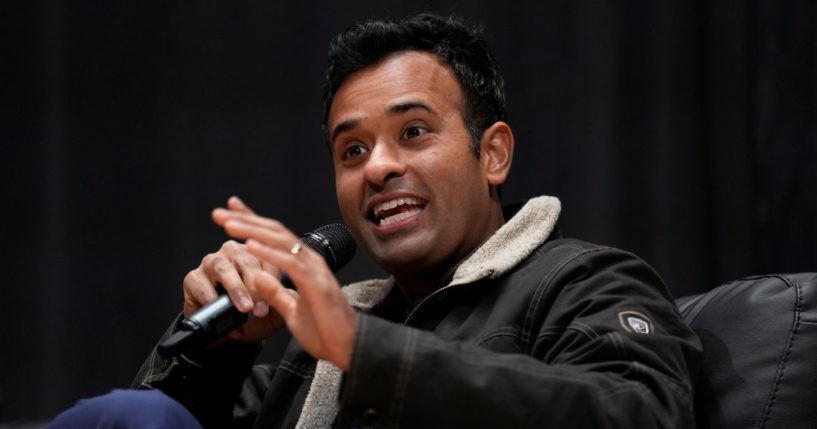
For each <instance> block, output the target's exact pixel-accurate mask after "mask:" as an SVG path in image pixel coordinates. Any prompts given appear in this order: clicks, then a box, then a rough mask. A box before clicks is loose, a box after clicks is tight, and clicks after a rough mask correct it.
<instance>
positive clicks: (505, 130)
mask: <svg viewBox="0 0 817 429" xmlns="http://www.w3.org/2000/svg"><path fill="white" fill-rule="evenodd" d="M513 144H514V142H513V132H512V131H511V127H510V126H508V124H507V123H505V122H502V121H499V122H494V124H493V125H491V126H490V127H488V128H487V129H485V131H483V133H482V139H481V141H480V145H481V146H480V155H479V157H480V162H481V163H482V166H483V169H484V171H485V176H486V177H487V178H488V184H489V185H493V186H499V185H501V184H502V183H504V182H505V179H507V178H508V173H510V171H511V160H512V159H513Z"/></svg>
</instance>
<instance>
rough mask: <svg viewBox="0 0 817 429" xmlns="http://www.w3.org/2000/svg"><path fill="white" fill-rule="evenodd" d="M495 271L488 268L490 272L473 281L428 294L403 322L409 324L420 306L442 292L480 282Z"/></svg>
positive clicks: (448, 286) (404, 324)
mask: <svg viewBox="0 0 817 429" xmlns="http://www.w3.org/2000/svg"><path fill="white" fill-rule="evenodd" d="M493 273H494V270H488V272H487V273H486V274H485V275H483V276H481V277H480V278H478V279H474V280H472V281H470V282H468V283H456V284H453V285H452V284H450V285H447V286H443V287H441V288H439V289H437V290H435V291H434V292H431V293H430V294H429V295H428V296H426V297H425V298H423V299H422V300H420V302H419V303H418V304H417V305H416V306H415V307H414V309H413V310H411V313H409V315H408V317H406V320H405V321H404V322H403V326H408V324H409V322H410V321H411V319H412V318H413V317H414V315H415V314H417V313H418V312H419V311H420V308H421V307H423V305H425V304H426V303H427V302H430V301H431V300H432V299H435V298H437V297H439V296H440V295H441V294H443V293H445V292H447V291H449V290H451V289H454V288H456V287H458V286H465V285H469V284H474V283H476V282H478V281H480V280H482V279H484V278H486V277H490V276H491V274H493Z"/></svg>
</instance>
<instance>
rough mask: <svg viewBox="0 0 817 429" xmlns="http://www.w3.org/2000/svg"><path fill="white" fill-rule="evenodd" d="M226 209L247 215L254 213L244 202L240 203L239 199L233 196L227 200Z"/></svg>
mask: <svg viewBox="0 0 817 429" xmlns="http://www.w3.org/2000/svg"><path fill="white" fill-rule="evenodd" d="M227 207H228V208H229V209H230V210H233V211H237V212H242V213H247V214H255V212H254V211H253V210H252V209H251V208H249V207H248V206H247V205H246V204H244V201H242V200H241V198H238V197H237V196H235V195H233V196H232V197H230V198H229V199H227Z"/></svg>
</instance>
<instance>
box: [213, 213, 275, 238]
mask: <svg viewBox="0 0 817 429" xmlns="http://www.w3.org/2000/svg"><path fill="white" fill-rule="evenodd" d="M230 220H239V221H241V222H244V223H247V224H250V225H256V226H260V227H263V228H266V229H269V230H273V231H279V232H280V231H286V230H287V229H286V227H285V226H284V225H283V224H281V222H278V221H277V220H274V219H270V218H266V217H263V216H258V215H256V214H254V213H251V212H250V213H244V212H241V211H236V210H231V209H225V208H220V207H219V208H216V209H214V210H213V221H214V222H215V223H216V224H218V225H219V226H222V227H223V226H224V224H226V223H227V221H230Z"/></svg>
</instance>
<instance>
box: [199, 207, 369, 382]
mask: <svg viewBox="0 0 817 429" xmlns="http://www.w3.org/2000/svg"><path fill="white" fill-rule="evenodd" d="M234 199H235V200H238V199H237V198H235V197H233V198H231V199H230V201H231V202H233V200H234ZM239 202H240V201H239ZM241 205H242V206H243V204H241ZM213 219H215V220H216V223H218V224H219V225H221V226H222V227H224V229H225V230H226V231H227V233H228V234H229V235H230V236H232V237H235V238H238V239H246V240H247V244H246V249H247V250H248V251H249V252H250V253H251V254H253V255H254V256H255V257H257V258H258V259H259V260H260V261H262V263H266V264H269V265H271V266H276V267H280V268H281V269H283V270H284V271H286V272H287V275H288V276H289V278H290V279H291V280H292V283H293V284H294V285H295V287H296V289H297V290H298V293H297V294H296V293H291V292H292V291H290V290H288V289H286V288H284V287H283V286H282V285H281V282H280V280H279V278H278V275H277V273H274V272H270V271H267V270H259V271H257V272H256V273H255V275H253V276H252V277H253V278H252V283H253V286H254V292H253V293H254V296H256V297H258V298H261V299H263V300H264V301H266V302H267V303H269V305H270V306H271V307H273V308H274V309H275V310H276V311H277V312H278V314H280V315H281V317H282V318H283V320H284V322H285V323H286V325H287V327H288V328H289V330H290V332H292V335H293V336H294V337H295V338H296V339H297V340H298V342H299V343H300V344H301V346H302V347H303V348H304V350H306V351H307V352H308V353H309V354H311V355H312V356H313V357H315V358H318V359H323V360H327V361H329V362H332V363H333V364H334V365H335V366H337V367H338V368H340V369H341V370H344V371H347V370H348V369H349V361H350V360H351V357H352V347H353V342H354V334H355V328H356V325H357V317H358V316H357V312H356V311H355V309H354V308H352V306H351V305H350V304H349V302H348V300H347V299H346V296H345V295H343V293H342V292H341V289H340V285H339V284H338V281H337V279H335V276H334V274H332V271H331V270H330V269H329V267H328V266H327V264H326V261H324V259H323V258H322V257H321V256H320V255H319V254H318V253H317V252H315V251H314V250H312V249H311V248H309V247H308V246H306V245H303V244H302V243H301V240H300V239H299V238H298V236H296V235H295V234H294V233H292V232H291V231H290V230H289V229H287V228H286V227H284V226H283V225H282V224H281V223H280V222H277V221H274V220H272V219H268V218H264V217H261V216H258V215H256V214H254V213H252V212H248V211H244V210H235V209H233V205H230V209H229V210H226V209H216V210H215V211H214V212H213ZM231 296H232V295H231Z"/></svg>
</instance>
